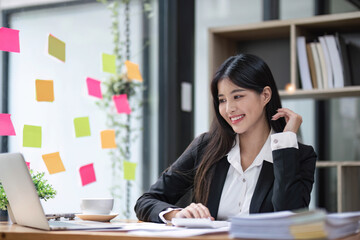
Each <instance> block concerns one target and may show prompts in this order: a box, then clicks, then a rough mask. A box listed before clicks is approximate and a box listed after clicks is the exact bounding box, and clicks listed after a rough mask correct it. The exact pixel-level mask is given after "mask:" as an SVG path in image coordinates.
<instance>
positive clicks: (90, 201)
mask: <svg viewBox="0 0 360 240" xmlns="http://www.w3.org/2000/svg"><path fill="white" fill-rule="evenodd" d="M113 206H114V199H113V198H83V199H81V204H80V208H81V210H82V213H83V214H87V215H91V214H98V215H108V214H110V212H111V210H112V209H113Z"/></svg>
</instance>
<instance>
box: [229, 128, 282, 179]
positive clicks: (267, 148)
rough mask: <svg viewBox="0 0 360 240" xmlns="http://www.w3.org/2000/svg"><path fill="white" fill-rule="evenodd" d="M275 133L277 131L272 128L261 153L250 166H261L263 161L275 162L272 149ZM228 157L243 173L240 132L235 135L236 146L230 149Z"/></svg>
mask: <svg viewBox="0 0 360 240" xmlns="http://www.w3.org/2000/svg"><path fill="white" fill-rule="evenodd" d="M274 133H275V131H274V130H273V129H271V131H270V133H269V136H268V138H267V139H266V142H265V144H264V146H263V147H262V148H261V150H260V152H259V154H258V155H257V156H256V158H255V160H254V162H253V163H252V164H251V165H250V167H249V168H252V167H253V166H260V165H261V164H262V163H263V161H267V162H270V163H273V157H272V150H271V135H272V134H274ZM227 159H228V162H229V163H230V164H231V165H232V166H233V167H234V168H235V169H236V170H237V171H238V172H239V173H241V174H242V173H243V170H242V167H241V164H240V162H241V156H240V145H239V134H237V135H236V137H235V141H234V146H233V147H232V148H231V150H230V151H229V153H228V156H227Z"/></svg>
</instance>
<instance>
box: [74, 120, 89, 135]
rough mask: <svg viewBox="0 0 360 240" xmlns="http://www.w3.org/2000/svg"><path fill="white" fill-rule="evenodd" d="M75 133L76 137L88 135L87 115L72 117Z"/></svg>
mask: <svg viewBox="0 0 360 240" xmlns="http://www.w3.org/2000/svg"><path fill="white" fill-rule="evenodd" d="M74 126H75V135H76V137H86V136H90V135H91V133H90V123H89V117H79V118H74Z"/></svg>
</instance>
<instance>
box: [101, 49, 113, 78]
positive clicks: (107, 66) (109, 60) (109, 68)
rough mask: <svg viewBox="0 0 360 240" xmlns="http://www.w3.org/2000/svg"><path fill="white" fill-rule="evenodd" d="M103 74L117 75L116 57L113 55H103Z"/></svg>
mask: <svg viewBox="0 0 360 240" xmlns="http://www.w3.org/2000/svg"><path fill="white" fill-rule="evenodd" d="M102 66H103V72H107V73H113V74H116V56H115V55H111V54H106V53H103V54H102Z"/></svg>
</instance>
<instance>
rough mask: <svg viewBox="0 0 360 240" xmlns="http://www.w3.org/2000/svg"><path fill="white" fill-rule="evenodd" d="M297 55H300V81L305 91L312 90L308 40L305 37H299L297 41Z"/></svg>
mask: <svg viewBox="0 0 360 240" xmlns="http://www.w3.org/2000/svg"><path fill="white" fill-rule="evenodd" d="M296 45H297V55H298V66H299V70H300V79H301V85H302V88H303V89H312V88H313V85H312V83H311V77H310V71H309V63H308V58H307V53H306V40H305V37H303V36H299V37H297V39H296Z"/></svg>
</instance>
